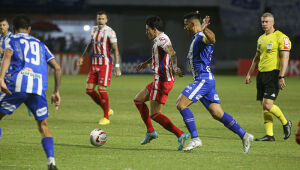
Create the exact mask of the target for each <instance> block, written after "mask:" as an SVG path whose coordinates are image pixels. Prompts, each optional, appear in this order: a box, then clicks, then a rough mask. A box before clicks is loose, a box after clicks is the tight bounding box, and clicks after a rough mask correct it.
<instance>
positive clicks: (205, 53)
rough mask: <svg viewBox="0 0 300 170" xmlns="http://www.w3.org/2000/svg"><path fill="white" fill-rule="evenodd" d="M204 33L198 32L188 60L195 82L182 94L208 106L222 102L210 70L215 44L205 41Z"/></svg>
mask: <svg viewBox="0 0 300 170" xmlns="http://www.w3.org/2000/svg"><path fill="white" fill-rule="evenodd" d="M204 38H206V37H205V35H204V33H203V32H202V31H201V32H198V33H196V34H195V35H194V39H193V41H192V43H191V45H190V50H189V53H188V56H187V58H188V60H189V63H190V66H191V69H192V74H193V78H194V82H193V83H191V84H189V85H188V86H187V87H186V88H185V89H184V90H183V91H182V94H183V95H184V96H186V97H187V98H189V99H190V100H191V101H193V102H194V103H196V102H197V101H198V100H200V101H201V102H202V103H203V104H204V106H205V107H206V108H208V107H209V105H210V104H211V103H212V102H214V103H220V99H219V96H218V94H217V92H216V90H215V88H216V85H215V79H214V76H213V74H212V73H211V71H210V63H211V57H212V52H213V50H214V44H205V43H204Z"/></svg>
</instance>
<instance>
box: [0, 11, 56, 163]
mask: <svg viewBox="0 0 300 170" xmlns="http://www.w3.org/2000/svg"><path fill="white" fill-rule="evenodd" d="M13 29H14V32H15V35H12V36H11V37H10V38H8V39H7V40H6V41H5V52H4V59H3V63H2V67H1V71H0V85H1V86H0V92H1V93H0V120H1V119H2V118H3V117H4V116H5V115H11V114H12V113H13V112H14V111H15V110H16V109H17V108H18V107H19V106H20V105H21V104H22V103H24V104H25V105H26V106H27V107H28V108H29V109H30V110H31V112H32V113H33V115H34V117H35V119H36V121H37V124H38V129H39V131H40V133H41V135H42V145H43V148H44V151H45V153H46V155H47V158H48V169H57V168H56V164H55V159H54V145H53V137H52V134H51V132H50V130H49V127H48V115H49V113H48V104H47V99H46V90H47V88H48V75H47V64H49V66H50V67H52V68H53V69H54V70H55V73H54V80H55V86H54V91H53V94H52V96H51V103H55V105H56V109H58V106H59V104H60V101H61V98H60V95H59V86H60V76H61V69H60V66H59V65H58V63H57V62H56V60H55V57H54V56H53V55H52V54H51V52H50V51H49V50H48V48H47V47H46V46H45V44H44V43H42V42H41V41H39V40H38V39H36V38H34V37H32V36H30V35H29V32H30V30H31V27H30V19H29V18H28V17H27V16H25V15H19V16H16V17H15V18H14V20H13Z"/></svg>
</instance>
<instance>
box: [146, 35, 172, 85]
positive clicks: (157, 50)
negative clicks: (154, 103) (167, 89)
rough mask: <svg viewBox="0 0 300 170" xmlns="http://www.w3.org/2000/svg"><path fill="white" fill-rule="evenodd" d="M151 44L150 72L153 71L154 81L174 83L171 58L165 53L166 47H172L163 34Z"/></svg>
mask: <svg viewBox="0 0 300 170" xmlns="http://www.w3.org/2000/svg"><path fill="white" fill-rule="evenodd" d="M153 43H154V44H153V48H152V70H153V71H154V79H156V80H161V81H174V80H175V79H174V71H173V68H172V64H171V56H170V55H169V54H168V53H167V52H166V51H167V49H168V46H170V45H172V44H171V41H170V39H169V37H168V36H167V35H166V34H165V33H161V34H159V35H158V36H157V37H156V38H155V39H154V40H153Z"/></svg>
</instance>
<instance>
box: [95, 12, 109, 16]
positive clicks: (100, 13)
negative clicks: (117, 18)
mask: <svg viewBox="0 0 300 170" xmlns="http://www.w3.org/2000/svg"><path fill="white" fill-rule="evenodd" d="M97 15H106V16H107V13H106V12H105V11H99V12H97Z"/></svg>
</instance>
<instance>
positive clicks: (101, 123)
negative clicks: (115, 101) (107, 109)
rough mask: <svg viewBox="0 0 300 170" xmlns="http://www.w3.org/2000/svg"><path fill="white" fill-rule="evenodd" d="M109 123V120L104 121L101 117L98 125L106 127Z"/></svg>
mask: <svg viewBox="0 0 300 170" xmlns="http://www.w3.org/2000/svg"><path fill="white" fill-rule="evenodd" d="M109 123H110V120H109V119H106V118H105V117H103V118H102V119H101V120H100V121H99V125H108V124H109Z"/></svg>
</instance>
